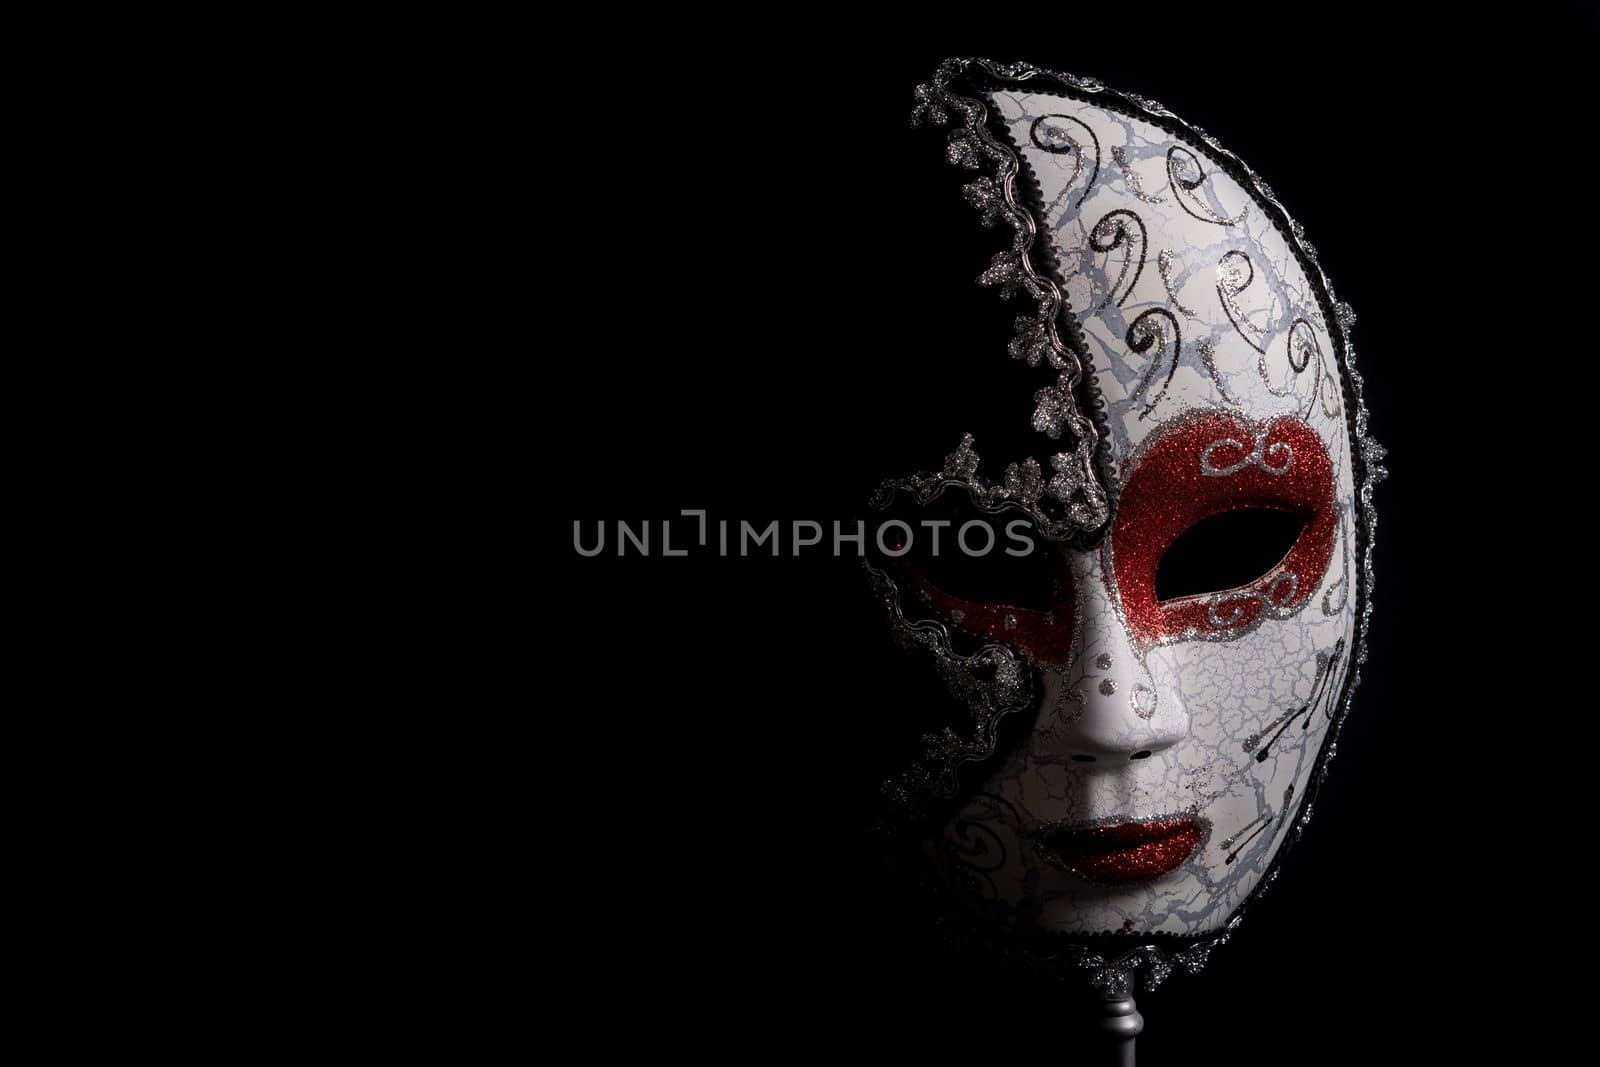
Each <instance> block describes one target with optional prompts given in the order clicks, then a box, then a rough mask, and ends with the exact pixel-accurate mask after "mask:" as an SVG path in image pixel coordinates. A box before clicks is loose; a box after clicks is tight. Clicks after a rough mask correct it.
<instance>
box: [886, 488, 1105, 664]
mask: <svg viewBox="0 0 1600 1067" xmlns="http://www.w3.org/2000/svg"><path fill="white" fill-rule="evenodd" d="M953 504H956V502H955V501H949V500H945V501H939V502H936V504H935V506H933V507H931V508H925V509H919V510H917V511H916V512H909V511H908V512H905V513H903V518H902V519H901V521H904V522H905V523H907V525H908V527H909V528H910V530H912V531H913V535H912V536H911V537H910V538H909V539H907V538H905V537H903V536H895V535H898V534H899V531H898V530H897V531H894V533H893V534H891V536H890V538H888V539H887V541H886V547H887V548H888V549H889V550H890V551H892V552H895V553H900V552H903V553H904V554H903V555H898V556H896V557H893V558H889V559H886V560H885V561H884V563H885V565H886V566H888V568H889V569H890V571H891V572H892V573H893V574H895V575H896V577H897V578H898V579H899V580H900V582H901V588H902V604H903V605H904V606H905V608H906V610H907V611H908V612H910V613H911V614H913V615H915V614H919V613H920V614H922V615H924V616H926V615H928V614H931V615H933V616H934V617H936V618H938V619H939V620H940V621H942V622H944V623H945V624H946V625H947V626H949V627H950V628H951V629H952V630H953V631H958V632H960V633H963V634H965V635H967V636H968V637H972V638H976V639H977V640H979V641H994V642H998V643H1001V644H1005V645H1010V646H1011V647H1013V648H1015V649H1017V650H1018V651H1020V652H1022V653H1023V654H1024V655H1026V656H1028V657H1030V658H1032V659H1033V660H1035V661H1036V662H1042V663H1050V664H1063V663H1065V662H1067V659H1068V657H1069V655H1070V650H1071V642H1072V622H1073V609H1072V585H1071V576H1070V574H1069V572H1068V569H1067V566H1066V559H1065V558H1064V557H1063V556H1062V554H1061V551H1060V550H1059V549H1058V548H1057V547H1056V546H1054V545H1051V544H1050V543H1048V542H1045V541H1043V540H1041V539H1040V538H1038V537H1037V536H1036V535H1034V534H1032V532H1031V530H1030V531H1028V532H1027V535H1026V536H1023V535H1022V534H1021V532H1020V531H1019V532H1010V531H1009V530H1008V528H1007V517H998V518H997V517H988V516H978V515H975V514H974V513H973V512H972V510H971V509H970V507H961V506H954V507H952V505H953ZM1010 518H1013V519H1014V517H1010ZM933 521H937V522H944V523H947V525H946V526H945V527H944V529H943V531H942V534H941V535H940V536H939V537H937V538H935V537H933V536H932V531H931V530H930V529H929V528H928V527H927V525H926V524H927V523H929V522H933ZM969 523H972V524H980V523H981V524H983V525H988V526H989V527H990V528H991V529H992V530H994V531H995V537H994V540H993V541H992V542H991V541H990V539H989V537H987V536H985V535H984V534H982V533H981V532H978V531H971V532H972V533H973V536H970V537H967V538H965V539H963V538H962V537H961V536H959V531H960V530H961V529H962V527H963V526H966V525H967V524H969ZM908 540H909V543H908ZM991 545H992V547H990V546H991ZM964 546H970V547H971V548H973V549H974V551H972V552H968V551H966V550H964ZM986 547H988V548H989V549H990V550H988V551H982V550H983V549H984V548H986ZM1024 547H1026V548H1027V551H1026V552H1023V554H1021V555H1014V554H1012V553H1013V552H1021V551H1022V549H1023V548H1024ZM1008 549H1009V550H1011V551H1010V552H1008V551H1007V550H1008Z"/></svg>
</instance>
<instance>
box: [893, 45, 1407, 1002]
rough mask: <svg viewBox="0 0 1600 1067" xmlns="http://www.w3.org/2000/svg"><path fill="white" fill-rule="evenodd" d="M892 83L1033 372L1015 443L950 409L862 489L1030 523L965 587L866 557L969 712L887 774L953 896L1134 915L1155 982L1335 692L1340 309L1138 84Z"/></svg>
mask: <svg viewBox="0 0 1600 1067" xmlns="http://www.w3.org/2000/svg"><path fill="white" fill-rule="evenodd" d="M917 97H918V106H917V111H916V115H915V119H916V120H917V121H919V122H923V123H928V124H933V125H940V126H946V127H948V129H949V146H948V155H949V158H950V160H951V161H952V162H954V163H956V164H958V165H961V166H964V167H966V168H969V169H970V170H973V171H976V172H977V173H976V175H975V177H974V179H973V180H972V181H970V183H969V184H967V185H966V186H965V189H964V193H965V195H966V198H967V199H968V200H969V201H970V202H971V203H972V204H973V206H975V207H976V208H977V209H978V210H979V211H980V212H981V214H982V221H983V222H985V223H986V224H989V225H996V224H998V225H1000V226H1002V227H1004V231H1003V232H1006V233H1007V235H1008V236H1009V244H1008V246H1007V247H1006V248H1005V249H1003V250H1002V251H1001V252H999V253H998V254H997V255H996V256H995V258H994V260H993V262H992V263H991V264H990V265H989V267H988V269H987V270H986V271H985V272H984V274H983V275H982V277H981V278H980V282H981V283H982V284H984V285H988V286H993V287H996V288H997V289H999V290H1000V291H1001V292H1002V295H1007V296H1012V295H1021V296H1024V297H1026V298H1027V299H1028V300H1029V301H1030V306H1029V307H1028V308H1025V309H1024V310H1025V311H1027V312H1028V313H1027V314H1025V315H1023V316H1022V317H1021V318H1019V319H1018V320H1017V333H1016V335H1015V337H1014V338H1013V339H1012V341H1011V343H1010V355H1011V357H1013V358H1015V359H1018V360H1021V361H1023V362H1024V363H1025V364H1026V365H1027V366H1028V367H1030V368H1036V369H1037V371H1038V373H1039V374H1040V375H1041V382H1040V384H1039V385H1038V388H1037V391H1036V392H1035V393H1034V394H1033V395H1032V396H1031V397H1029V396H1022V397H1019V398H1018V402H1017V409H1018V410H1017V412H1016V417H1017V418H1018V419H1019V420H1031V432H1032V434H1033V438H1032V439H1033V440H1034V441H1035V442H1036V443H1037V448H1036V450H1035V451H1034V452H1033V453H1032V455H1026V454H1024V455H1010V456H1005V455H998V456H993V457H991V456H990V455H989V454H987V453H985V452H984V451H983V442H982V441H981V440H979V441H975V440H973V438H972V437H971V436H970V435H967V436H963V437H960V443H959V445H958V446H957V447H956V449H955V451H954V452H953V453H951V454H950V455H948V456H947V457H946V459H945V461H944V463H943V465H942V468H941V469H940V470H938V471H936V472H931V473H922V474H914V475H911V476H909V477H904V478H898V479H894V480H891V481H888V482H885V483H884V485H883V487H882V488H881V489H880V491H879V494H878V496H877V498H876V499H875V501H874V504H875V506H877V507H880V508H881V509H883V511H884V512H885V513H888V512H893V513H894V514H895V515H896V516H899V517H900V518H901V519H902V520H903V521H904V522H905V523H907V524H908V525H910V524H914V523H915V521H916V516H918V515H919V514H933V513H935V512H936V511H937V509H939V508H941V507H944V508H952V507H953V508H956V509H957V511H959V512H960V513H961V514H965V515H969V516H976V517H979V518H982V519H983V520H984V521H992V522H994V523H995V524H996V525H995V528H996V529H1001V528H1004V529H1006V530H1007V531H1008V532H1010V533H1011V535H1012V536H1013V537H1015V538H1016V539H1017V543H1018V544H1019V545H1020V544H1021V543H1022V542H1023V541H1026V542H1027V543H1028V544H1029V545H1030V546H1031V547H1032V549H1033V550H1032V551H1031V552H1029V553H1028V562H1027V564H1026V566H1027V567H1029V568H1031V570H1029V571H1027V574H1029V575H1031V577H1030V578H1028V579H1027V580H1025V581H1021V582H1018V581H1016V580H1012V579H1005V578H1003V577H1002V578H997V579H996V580H995V581H994V582H992V583H989V584H988V585H987V586H985V585H984V584H983V583H982V582H980V583H979V584H978V585H976V586H972V585H966V586H963V585H962V584H961V583H959V582H953V581H951V580H948V578H947V576H946V574H945V573H943V572H941V570H940V568H939V566H938V565H936V564H933V563H929V562H927V561H923V560H920V559H919V557H918V556H917V555H916V554H914V553H910V552H900V551H897V550H896V549H895V547H894V546H893V545H890V546H889V548H888V550H887V551H886V552H884V553H882V554H881V555H880V557H879V558H877V559H876V560H874V561H873V562H872V564H871V565H870V566H869V572H870V574H871V576H872V578H873V581H874V585H875V589H876V591H877V593H878V595H879V597H880V599H881V600H882V601H883V603H884V605H885V607H886V608H887V610H888V612H889V616H890V619H891V624H892V627H893V628H894V630H895V631H896V633H897V635H898V636H899V638H900V639H901V641H902V643H903V644H905V645H907V646H909V647H911V648H912V649H913V650H914V651H915V652H916V654H918V655H923V656H924V657H925V658H927V657H931V660H932V665H933V666H934V667H935V668H936V669H937V670H938V671H939V672H940V674H941V675H942V676H943V678H944V681H945V682H946V683H947V684H948V686H949V687H950V689H951V690H952V691H953V692H954V693H956V694H957V695H958V696H959V697H961V698H962V699H963V703H964V704H965V706H966V708H967V709H968V711H969V712H970V719H969V721H968V723H967V728H966V729H965V730H964V731H949V730H947V731H945V732H944V733H941V734H936V735H930V736H929V737H928V738H927V739H926V751H925V752H924V754H923V758H922V759H921V761H920V762H918V763H917V764H915V765H914V766H913V767H912V768H911V769H910V770H909V771H907V772H906V773H904V774H902V775H901V776H900V777H898V778H896V779H894V780H893V781H892V782H891V783H890V784H889V787H888V790H887V791H888V792H889V793H890V795H891V796H892V797H893V798H894V799H895V800H896V801H898V802H900V803H902V804H903V805H905V806H908V807H917V806H918V805H922V806H923V808H924V810H935V811H938V812H939V814H938V817H937V818H936V819H934V820H933V821H932V823H931V826H930V828H929V829H928V831H927V834H926V836H927V839H928V840H929V842H930V845H929V846H928V850H927V851H928V852H929V854H930V855H931V856H932V857H933V858H934V859H935V861H936V864H937V866H938V868H939V869H940V870H941V871H942V878H943V881H944V883H945V884H946V885H948V886H950V887H952V888H954V889H955V890H956V891H957V894H958V895H959V896H961V897H963V898H964V899H965V900H966V901H967V902H968V903H969V904H970V905H972V906H973V908H975V909H976V910H978V911H982V912H987V913H988V914H989V915H990V916H991V917H992V918H994V919H996V920H997V921H999V922H1000V923H1001V924H1003V925H1004V926H1006V927H1008V928H1010V929H1011V930H1014V931H1016V930H1026V931H1035V932H1042V933H1044V934H1047V935H1052V936H1055V935H1067V939H1068V940H1071V941H1073V942H1074V943H1080V942H1081V943H1082V944H1084V945H1099V946H1103V945H1105V944H1106V941H1105V936H1106V935H1110V936H1111V937H1130V938H1132V940H1130V941H1128V942H1127V943H1126V944H1125V945H1124V946H1123V947H1124V948H1126V949H1127V950H1128V952H1127V954H1126V955H1125V956H1123V957H1121V958H1120V960H1119V961H1118V963H1117V965H1118V966H1120V967H1121V968H1122V970H1123V971H1124V972H1126V971H1130V970H1133V969H1135V968H1137V967H1140V966H1146V967H1147V968H1148V970H1149V981H1150V982H1151V983H1152V984H1153V983H1154V982H1155V981H1159V980H1160V979H1161V978H1162V977H1164V976H1165V975H1166V974H1167V973H1168V972H1170V970H1171V968H1172V966H1173V965H1174V964H1178V965H1183V966H1187V967H1189V968H1190V969H1197V968H1198V966H1199V965H1200V963H1201V962H1203V961H1204V958H1205V955H1206V953H1207V952H1208V951H1209V949H1210V947H1211V946H1213V945H1214V944H1216V943H1218V942H1219V941H1220V940H1221V939H1225V938H1226V936H1227V933H1228V931H1229V930H1231V929H1232V928H1233V925H1234V924H1236V923H1237V922H1238V921H1239V916H1240V911H1241V908H1242V906H1243V905H1244V904H1245V903H1246V902H1247V900H1248V899H1249V898H1250V897H1251V896H1252V895H1253V894H1254V893H1255V892H1256V891H1257V890H1258V889H1259V888H1261V887H1262V886H1263V885H1264V884H1266V883H1267V882H1270V880H1271V879H1272V878H1273V877H1274V876H1275V874H1276V869H1277V868H1276V861H1277V859H1278V857H1279V855H1280V853H1281V852H1282V850H1283V848H1284V846H1285V845H1286V844H1287V843H1289V842H1291V841H1292V840H1293V839H1294V838H1295V837H1296V836H1297V835H1298V834H1299V833H1300V832H1301V830H1302V829H1303V827H1304V825H1305V823H1306V821H1307V820H1308V819H1309V817H1310V814H1311V807H1312V803H1311V802H1312V799H1313V796H1314V794H1315V789H1316V785H1317V782H1318V780H1319V777H1320V776H1321V775H1322V773H1323V771H1324V769H1325V767H1326V765H1327V762H1328V759H1329V757H1330V756H1331V755H1332V754H1333V750H1334V743H1335V738H1336V736H1337V733H1338V729H1339V725H1340V722H1341V719H1342V717H1343V715H1344V714H1345V713H1346V711H1347V710H1348V707H1349V702H1350V697H1351V693H1352V691H1353V689H1354V687H1355V683H1356V674H1357V670H1358V668H1359V665H1360V663H1361V660H1362V637H1363V632H1364V629H1365V621H1366V613H1367V611H1368V601H1369V597H1370V583H1371V566H1370V556H1369V553H1370V546H1371V542H1372V532H1373V516H1372V508H1371V499H1370V494H1371V487H1372V485H1373V483H1374V481H1375V480H1376V479H1377V478H1378V477H1380V476H1381V475H1382V473H1383V472H1382V469H1381V468H1380V467H1379V466H1378V465H1377V464H1378V461H1379V460H1380V459H1381V455H1382V453H1381V450H1380V449H1379V447H1378V446H1377V444H1376V443H1375V442H1374V441H1373V440H1372V439H1371V438H1370V437H1369V436H1368V435H1367V432H1366V425H1365V423H1366V416H1365V411H1364V409H1363V407H1362V401H1361V380H1360V378H1359V377H1358V376H1357V374H1356V372H1355V369H1354V367H1353V365H1352V362H1351V358H1352V357H1351V349H1350V341H1349V336H1348V334H1349V330H1350V326H1351V324H1352V322H1353V319H1354V316H1353V315H1352V314H1351V312H1350V310H1349V308H1348V307H1347V306H1346V305H1344V304H1341V303H1339V302H1337V301H1336V300H1335V298H1334V295H1333V292H1332V290H1331V288H1330V287H1329V284H1328V281H1327V279H1326V278H1325V277H1324V276H1323V273H1322V271H1321V269H1320V267H1319V266H1318V264H1317V260H1316V258H1315V254H1314V252H1313V251H1312V248H1311V246H1310V245H1309V244H1308V243H1307V242H1306V241H1305V240H1304V239H1303V237H1302V235H1301V230H1300V227H1299V226H1298V225H1297V224H1296V223H1294V222H1293V221H1292V220H1291V219H1290V218H1289V217H1288V215H1287V214H1286V213H1285V211H1284V210H1283V208H1282V207H1281V206H1280V205H1279V204H1278V202H1277V200H1276V199H1275V198H1274V197H1273V194H1272V193H1271V192H1270V190H1268V188H1267V186H1266V185H1265V184H1264V183H1263V182H1262V181H1261V180H1260V179H1259V178H1257V177H1256V175H1255V174H1254V173H1253V172H1252V171H1251V170H1250V169H1249V168H1248V167H1247V166H1245V165H1244V164H1243V163H1242V162H1240V161H1239V160H1238V159H1237V158H1236V157H1234V156H1233V155H1231V154H1230V153H1228V152H1226V151H1225V150H1224V149H1222V148H1221V147H1220V146H1219V145H1217V143H1216V142H1215V141H1214V140H1212V139H1211V138H1210V137H1208V136H1207V135H1206V134H1205V133H1203V132H1202V131H1200V130H1198V129H1196V128H1194V127H1192V126H1188V125H1185V124H1184V123H1183V122H1181V121H1180V120H1179V119H1177V118H1176V117H1175V116H1174V115H1172V114H1171V113H1170V112H1168V111H1167V110H1166V109H1164V108H1163V107H1161V106H1160V105H1159V104H1156V103H1154V102H1152V101H1149V100H1144V99H1141V98H1140V97H1137V96H1133V95H1129V94H1122V93H1118V92H1115V91H1113V90H1111V89H1108V88H1106V87H1105V86H1103V85H1101V84H1099V83H1098V82H1095V81H1093V80H1091V79H1081V78H1076V77H1073V76H1070V75H1064V74H1058V73H1053V72H1048V71H1043V70H1040V69H1037V68H1034V67H1030V66H1027V65H1025V64H1013V65H1008V64H997V63H992V62H989V61H985V60H951V61H947V62H946V63H945V64H944V65H943V66H942V67H941V68H940V70H939V71H938V73H937V75H936V76H935V78H934V79H933V80H932V81H931V82H930V83H929V84H927V85H924V86H922V87H920V88H919V89H918V92H917ZM997 347H998V346H997ZM996 355H997V357H999V358H1002V359H1003V358H1004V357H1003V356H999V354H998V352H997V353H996ZM963 430H964V427H960V426H954V427H952V428H951V440H952V442H954V441H955V440H956V438H957V437H958V436H959V435H960V434H961V433H962V431H963ZM980 455H981V456H982V458H981V459H980ZM941 514H942V513H941ZM1019 556H1020V553H1018V555H1013V556H1008V555H1006V554H1004V553H1001V552H994V553H991V554H989V555H986V556H983V557H981V558H975V559H971V560H969V561H966V564H965V565H966V566H967V567H968V569H969V570H970V571H972V572H973V573H978V574H980V577H981V576H982V573H983V568H985V567H989V568H992V569H993V571H994V573H995V574H998V572H999V571H1000V570H1001V569H1004V568H1006V567H1017V566H1021V565H1022V564H1020V563H1019V562H1018V558H1019ZM1224 558H1225V559H1226V560H1227V561H1228V564H1227V566H1226V567H1218V568H1209V569H1208V563H1210V562H1212V561H1215V560H1220V559H1224ZM1229 568H1232V569H1231V570H1230V569H1229ZM1013 716H1015V717H1016V720H1015V721H1017V722H1022V723H1025V724H1026V726H1025V730H1023V731H1022V732H1021V733H1020V734H1019V735H1018V737H1017V739H1016V741H1015V743H1013V744H1008V745H1006V746H997V743H996V738H997V735H998V734H999V733H1000V731H1001V727H1002V725H1003V724H1004V723H1005V721H1006V720H1008V719H1010V718H1011V717H1013ZM941 798H943V799H944V800H945V801H946V805H945V806H944V807H943V808H939V807H937V806H936V805H935V806H933V807H931V808H929V807H928V806H927V804H926V802H927V801H929V800H930V799H931V800H932V801H934V802H937V801H938V800H939V799H941ZM1095 951H1096V952H1100V951H1101V950H1100V949H1099V948H1097V949H1096V950H1095ZM1095 958H1097V959H1098V958H1099V957H1095ZM1108 958H1112V959H1115V957H1108Z"/></svg>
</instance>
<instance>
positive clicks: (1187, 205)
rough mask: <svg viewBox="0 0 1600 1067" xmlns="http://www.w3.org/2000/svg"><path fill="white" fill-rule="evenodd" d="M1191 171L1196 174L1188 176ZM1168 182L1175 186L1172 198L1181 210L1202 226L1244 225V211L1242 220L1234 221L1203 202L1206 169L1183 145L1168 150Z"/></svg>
mask: <svg viewBox="0 0 1600 1067" xmlns="http://www.w3.org/2000/svg"><path fill="white" fill-rule="evenodd" d="M1190 171H1192V174H1191V173H1187V172H1190ZM1167 181H1169V182H1171V183H1172V196H1173V198H1174V199H1175V200H1177V201H1178V206H1179V207H1181V208H1183V210H1185V211H1187V212H1188V213H1189V214H1190V215H1192V216H1194V217H1195V218H1197V219H1199V220H1200V221H1201V222H1209V223H1210V224H1212V225H1213V226H1234V225H1237V224H1238V223H1240V222H1242V221H1244V216H1245V212H1243V211H1241V212H1240V213H1239V217H1238V218H1235V219H1230V218H1228V217H1226V216H1224V215H1219V214H1217V213H1216V212H1215V211H1212V210H1211V208H1209V207H1208V206H1206V204H1205V203H1204V202H1203V201H1202V200H1201V199H1200V196H1199V192H1198V190H1199V189H1200V187H1201V186H1203V185H1205V183H1206V169H1205V167H1203V166H1201V165H1200V157H1199V156H1197V155H1195V154H1194V153H1193V152H1191V151H1189V150H1188V149H1187V148H1185V147H1183V146H1182V145H1173V146H1172V147H1171V148H1169V149H1167Z"/></svg>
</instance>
